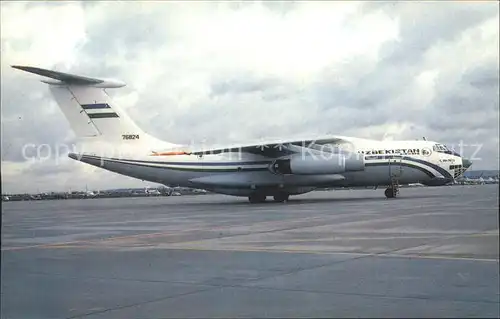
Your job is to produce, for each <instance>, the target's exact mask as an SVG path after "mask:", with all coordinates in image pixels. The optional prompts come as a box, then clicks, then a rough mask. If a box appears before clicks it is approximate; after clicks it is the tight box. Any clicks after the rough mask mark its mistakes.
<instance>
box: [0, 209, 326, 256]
mask: <svg viewBox="0 0 500 319" xmlns="http://www.w3.org/2000/svg"><path fill="white" fill-rule="evenodd" d="M323 218H324V217H323V216H321V217H320V216H315V217H304V218H299V219H296V220H293V221H290V222H291V223H293V222H304V221H310V220H315V219H323ZM281 222H282V221H277V220H273V221H265V222H257V223H254V224H251V225H248V226H247V225H230V226H222V227H218V228H210V229H209V230H211V231H220V230H224V229H228V228H236V227H252V226H262V225H267V224H271V225H272V224H273V223H277V224H280V223H281ZM206 229H207V228H206V227H203V228H190V229H183V230H170V231H166V232H157V233H149V234H136V235H127V236H116V237H107V238H99V239H88V240H72V241H65V242H58V243H48V244H38V245H29V246H18V247H4V248H2V249H1V250H0V251H15V250H23V249H32V248H50V247H54V246H61V245H71V244H86V243H99V242H103V241H113V240H123V239H125V240H126V239H133V238H150V237H157V236H162V235H163V236H174V235H179V234H182V233H186V232H190V231H202V230H206ZM172 232H174V233H172Z"/></svg>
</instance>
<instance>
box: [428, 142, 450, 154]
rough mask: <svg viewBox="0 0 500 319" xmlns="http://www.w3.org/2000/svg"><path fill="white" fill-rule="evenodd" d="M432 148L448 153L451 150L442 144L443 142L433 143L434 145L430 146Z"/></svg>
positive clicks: (435, 150)
mask: <svg viewBox="0 0 500 319" xmlns="http://www.w3.org/2000/svg"><path fill="white" fill-rule="evenodd" d="M432 150H433V151H434V152H439V153H450V152H451V151H450V150H449V149H448V148H447V147H446V146H444V145H443V144H434V146H433V147H432Z"/></svg>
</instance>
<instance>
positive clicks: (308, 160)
mask: <svg viewBox="0 0 500 319" xmlns="http://www.w3.org/2000/svg"><path fill="white" fill-rule="evenodd" d="M269 169H270V170H271V172H273V173H275V174H297V175H321V174H341V173H345V172H354V171H363V170H364V169H365V161H364V156H362V154H361V156H358V155H357V154H348V155H347V156H346V155H344V154H325V155H323V156H322V155H318V156H311V155H307V156H302V155H296V156H292V157H291V158H286V159H277V160H275V161H274V162H273V163H272V164H271V166H270V167H269Z"/></svg>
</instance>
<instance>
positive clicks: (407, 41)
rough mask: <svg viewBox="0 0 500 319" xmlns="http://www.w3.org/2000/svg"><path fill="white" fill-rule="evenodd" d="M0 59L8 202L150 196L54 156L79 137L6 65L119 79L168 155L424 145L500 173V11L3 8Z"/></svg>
mask: <svg viewBox="0 0 500 319" xmlns="http://www.w3.org/2000/svg"><path fill="white" fill-rule="evenodd" d="M1 50H2V53H1V54H2V55H1V99H2V119H1V124H2V132H1V137H2V192H21V191H37V190H39V191H50V190H68V189H70V188H71V189H73V190H75V189H85V185H88V187H89V189H98V188H107V187H136V186H138V187H141V186H145V185H154V184H151V183H144V182H141V181H137V180H134V179H131V178H127V177H123V176H120V175H117V174H114V173H110V172H106V171H103V170H100V169H98V168H93V167H91V166H88V165H85V164H83V163H79V162H76V161H73V160H71V159H69V158H67V157H66V155H65V154H64V152H63V150H62V149H61V153H63V154H61V155H60V156H59V157H58V156H57V154H56V152H55V151H54V149H55V148H56V146H57V145H61V144H64V143H66V144H67V143H73V142H74V141H75V137H74V134H73V133H72V131H71V130H70V127H69V124H68V123H67V121H66V119H65V117H64V115H63V113H62V112H61V111H60V110H59V109H58V107H57V105H56V104H55V102H54V101H53V99H52V98H51V96H50V95H49V91H48V89H47V87H46V85H45V84H43V83H41V82H39V81H38V77H37V76H34V75H29V74H27V73H24V72H20V71H17V70H14V69H11V68H10V67H9V66H10V65H12V64H24V65H33V66H39V67H44V68H53V69H57V70H60V71H67V72H73V73H81V74H85V75H90V76H96V77H98V76H102V77H113V78H119V79H121V80H123V81H125V82H126V83H127V86H126V87H125V88H123V89H118V90H115V91H114V93H113V96H114V98H115V99H116V101H117V102H118V103H120V105H121V106H122V107H123V108H125V109H126V110H127V112H129V114H130V115H131V116H132V117H133V118H134V119H136V121H137V123H138V124H139V126H141V127H142V128H143V129H144V130H145V131H147V132H149V133H151V134H152V135H154V136H156V137H158V138H161V139H164V140H167V141H169V142H174V143H190V142H192V141H195V142H200V141H204V142H207V143H212V142H213V143H226V142H227V143H234V142H239V141H243V142H244V141H248V140H255V139H260V138H277V137H287V136H295V137H296V136H300V135H306V136H309V135H311V134H340V135H348V136H356V137H366V138H377V139H391V138H392V139H419V138H422V137H423V136H425V137H426V138H427V139H428V140H435V141H440V142H443V143H446V144H448V145H450V146H452V145H458V144H459V143H463V144H464V145H465V146H464V147H463V153H464V155H465V156H469V157H470V156H472V155H475V157H476V158H480V159H479V160H476V161H475V162H474V168H475V169H498V162H499V158H498V152H499V146H498V143H499V138H498V135H499V132H498V110H499V11H498V3H496V2H489V3H486V2H481V3H480V2H469V3H466V2H454V3H452V2H425V3H411V2H406V3H383V2H367V3H355V2H349V3H342V2H337V1H332V2H312V1H311V2H300V3H294V2H274V1H273V2H264V3H259V2H256V3H252V2H247V1H245V2H241V3H235V2H233V1H231V2H230V3H225V2H221V3H214V2H206V3H205V2H201V1H200V2H198V1H196V2H194V1H193V2H166V1H158V2H132V1H130V2H129V1H123V2H120V1H113V2H104V1H98V2H89V3H84V2H61V3H59V2H55V1H54V2H45V3H44V2H32V3H29V2H8V1H2V2H1ZM30 143H31V144H35V145H42V144H48V145H50V146H51V149H52V154H48V152H47V151H46V150H45V151H44V152H42V156H43V158H39V159H35V160H33V159H29V158H25V157H24V156H23V155H22V149H23V145H26V144H30ZM478 144H481V146H477V145H478ZM474 153H475V154H474ZM49 155H50V156H49ZM45 157H47V158H45Z"/></svg>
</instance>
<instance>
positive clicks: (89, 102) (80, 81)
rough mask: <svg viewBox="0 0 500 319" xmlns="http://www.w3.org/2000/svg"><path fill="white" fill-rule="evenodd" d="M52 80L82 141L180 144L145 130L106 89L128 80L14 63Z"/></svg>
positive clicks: (155, 146)
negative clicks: (113, 99)
mask: <svg viewBox="0 0 500 319" xmlns="http://www.w3.org/2000/svg"><path fill="white" fill-rule="evenodd" d="M12 67H13V68H15V69H19V70H23V71H26V72H30V73H34V74H38V75H41V76H44V77H46V78H48V79H44V80H42V82H44V83H47V84H49V88H50V92H51V93H52V95H53V96H54V98H55V100H56V102H57V104H58V105H59V108H60V109H61V111H62V112H63V113H64V115H65V117H66V118H67V120H68V121H69V123H70V125H71V128H72V129H73V131H74V132H75V134H76V136H77V137H78V138H80V140H81V141H85V142H97V143H99V142H104V143H106V144H111V145H113V146H114V147H118V148H120V147H131V148H132V149H135V150H136V151H138V150H143V149H149V150H150V151H153V150H162V149H169V148H175V147H176V146H177V145H175V144H172V143H167V142H164V141H161V140H159V139H157V138H155V137H153V136H151V135H149V134H147V133H146V132H144V131H143V130H141V129H140V128H139V127H138V126H137V125H136V124H135V123H134V122H133V121H132V120H131V119H130V117H129V116H128V115H127V114H126V113H125V112H124V111H123V110H122V109H121V108H120V107H119V106H118V105H116V104H115V103H113V101H112V100H111V98H110V96H109V95H108V94H107V92H106V91H105V89H108V88H120V87H123V86H125V83H123V82H121V81H117V80H112V79H97V78H90V77H85V76H80V75H74V74H68V73H63V72H57V71H52V70H47V69H41V68H36V67H30V66H17V65H14V66H12Z"/></svg>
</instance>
